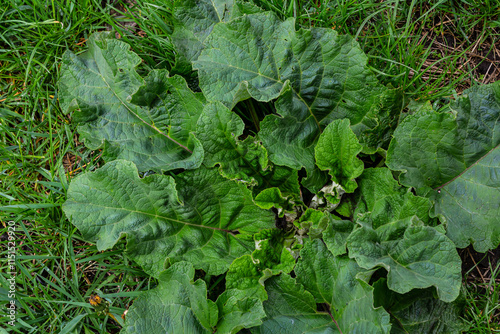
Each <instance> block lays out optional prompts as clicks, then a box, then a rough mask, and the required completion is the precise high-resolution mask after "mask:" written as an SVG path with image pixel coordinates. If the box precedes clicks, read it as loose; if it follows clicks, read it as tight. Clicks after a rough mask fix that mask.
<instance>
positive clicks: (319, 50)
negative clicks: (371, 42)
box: [193, 13, 395, 170]
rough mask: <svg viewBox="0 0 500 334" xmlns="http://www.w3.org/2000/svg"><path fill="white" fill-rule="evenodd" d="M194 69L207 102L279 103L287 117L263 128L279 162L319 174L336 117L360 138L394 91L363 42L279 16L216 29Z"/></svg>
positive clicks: (244, 20)
mask: <svg viewBox="0 0 500 334" xmlns="http://www.w3.org/2000/svg"><path fill="white" fill-rule="evenodd" d="M193 68H194V69H197V70H198V74H199V79H200V87H201V89H202V91H203V92H204V94H205V96H206V97H207V100H209V101H220V102H222V103H224V104H226V105H227V106H228V107H229V108H232V107H233V106H234V105H236V103H238V102H239V101H242V100H245V99H247V98H249V97H253V98H254V99H256V100H258V101H271V100H273V99H276V98H279V99H278V100H277V101H276V109H277V112H278V113H279V114H280V115H281V116H282V117H281V118H280V117H278V116H273V115H269V116H267V117H266V118H265V119H264V121H263V122H262V123H261V131H260V138H261V139H262V140H263V142H264V146H265V147H266V148H267V149H268V151H269V153H270V159H271V161H273V162H274V163H276V164H278V165H285V166H289V167H291V168H295V169H300V168H301V167H306V169H308V170H312V169H313V168H314V144H315V142H316V140H317V139H318V136H319V134H320V133H321V130H322V128H323V127H325V126H326V125H327V124H328V123H330V122H331V121H333V120H335V119H342V118H348V119H349V120H350V121H351V125H352V126H353V130H354V131H355V133H356V134H359V135H361V133H363V132H364V131H365V130H370V129H374V128H376V127H378V126H379V125H380V124H382V123H380V122H379V121H378V120H377V117H378V116H377V114H378V113H379V111H381V108H380V104H381V103H382V101H381V95H382V93H384V92H386V91H387V89H386V88H385V87H383V86H381V85H380V84H379V83H378V82H377V80H376V79H375V76H374V75H373V74H372V73H371V71H370V70H369V69H368V68H367V67H366V56H365V55H364V54H363V52H362V51H361V49H360V48H359V45H358V44H357V43H356V42H355V41H354V40H353V39H352V38H351V37H347V36H339V35H337V33H336V32H335V31H334V30H331V29H322V28H312V29H311V30H299V31H295V22H294V21H293V20H287V21H285V22H281V21H280V20H279V19H278V18H277V17H276V16H275V15H274V14H271V13H259V14H252V15H246V16H242V17H239V18H236V19H234V20H232V21H230V22H224V23H219V24H217V25H216V26H214V28H213V31H212V33H211V34H210V35H209V36H208V38H207V39H206V40H205V49H204V50H203V51H202V52H201V54H200V56H199V57H198V60H197V61H195V62H194V63H193ZM389 109H390V108H389ZM391 113H392V111H391ZM391 117H393V116H391ZM386 123H390V122H386ZM393 126H395V122H394V124H393ZM384 127H385V125H384ZM380 130H382V129H380ZM384 135H385V134H384ZM363 137H364V136H363Z"/></svg>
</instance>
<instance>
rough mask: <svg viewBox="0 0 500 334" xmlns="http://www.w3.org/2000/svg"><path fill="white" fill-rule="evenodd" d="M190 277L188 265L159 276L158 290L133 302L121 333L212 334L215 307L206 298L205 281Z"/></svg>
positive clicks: (176, 264) (214, 324)
mask: <svg viewBox="0 0 500 334" xmlns="http://www.w3.org/2000/svg"><path fill="white" fill-rule="evenodd" d="M193 278H194V268H193V265H192V264H190V263H187V262H178V263H175V264H173V265H172V266H171V267H170V268H169V269H167V270H166V271H164V272H163V273H162V274H161V275H160V277H159V284H158V287H156V288H155V289H152V290H149V291H146V292H144V293H143V294H141V295H140V296H139V297H138V298H137V299H136V300H135V301H134V303H133V304H132V306H131V307H130V309H129V310H128V312H127V316H126V318H125V327H124V328H123V330H122V332H121V333H124V334H126V333H130V334H132V333H207V334H210V333H213V332H214V328H215V326H216V325H217V321H218V318H219V312H218V309H217V306H216V305H215V303H214V302H213V301H211V300H208V299H207V287H206V285H205V282H204V281H203V280H201V279H199V280H197V281H196V282H193Z"/></svg>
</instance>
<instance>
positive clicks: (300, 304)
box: [253, 239, 390, 334]
mask: <svg viewBox="0 0 500 334" xmlns="http://www.w3.org/2000/svg"><path fill="white" fill-rule="evenodd" d="M300 253H301V259H300V260H299V262H298V263H297V266H296V268H295V270H294V271H295V274H296V276H297V278H296V280H297V282H300V283H302V284H297V283H295V282H294V280H293V279H292V278H290V277H289V276H286V275H281V276H280V277H279V278H271V279H269V280H267V281H266V290H267V293H268V295H269V298H268V300H267V301H265V302H264V310H265V311H266V315H267V317H266V319H264V322H263V324H262V325H261V326H260V327H259V328H256V329H255V330H254V331H253V332H255V333H273V334H274V333H388V332H389V330H390V325H389V314H387V312H385V311H384V310H383V309H382V308H378V309H376V308H374V307H373V289H372V287H370V286H369V285H368V284H366V283H365V282H363V281H361V280H358V279H356V277H355V276H356V274H358V273H359V272H361V271H362V269H361V268H359V267H358V266H357V265H356V262H355V261H353V260H350V259H348V258H346V257H334V256H333V255H332V254H331V253H330V252H329V251H328V250H327V249H326V246H325V245H324V244H323V242H322V241H321V240H319V239H315V240H313V241H311V242H309V243H307V244H306V245H305V247H304V248H303V249H302V250H301V252H300ZM317 303H319V304H321V305H322V306H321V307H322V308H324V309H325V310H324V311H318V310H317V305H316V304H317Z"/></svg>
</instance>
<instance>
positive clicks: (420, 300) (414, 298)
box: [373, 278, 468, 334]
mask: <svg viewBox="0 0 500 334" xmlns="http://www.w3.org/2000/svg"><path fill="white" fill-rule="evenodd" d="M373 287H374V292H373V294H374V298H375V304H377V305H382V306H383V307H384V308H385V309H386V310H387V311H388V312H389V313H390V314H391V317H392V319H391V320H392V323H393V326H392V330H391V333H395V334H396V333H397V334H399V333H401V334H403V333H405V334H407V333H426V334H442V333H449V334H451V333H453V334H455V333H462V332H464V331H466V330H467V328H468V326H467V324H466V323H465V321H464V320H463V319H462V318H461V316H462V315H463V312H464V301H463V298H460V297H459V298H458V299H457V300H455V301H454V302H452V303H445V302H443V301H441V300H439V299H436V298H435V297H434V294H433V291H432V290H430V289H425V290H421V289H419V290H413V291H411V292H409V293H406V294H404V295H401V294H398V293H395V292H394V291H391V290H389V289H388V287H387V280H386V279H385V278H382V279H379V280H378V281H377V282H375V283H374V284H373Z"/></svg>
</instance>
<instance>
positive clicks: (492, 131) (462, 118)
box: [387, 82, 500, 252]
mask: <svg viewBox="0 0 500 334" xmlns="http://www.w3.org/2000/svg"><path fill="white" fill-rule="evenodd" d="M450 109H451V110H452V112H453V113H438V112H435V111H431V110H428V109H422V110H420V111H418V112H417V113H415V114H413V115H410V116H407V117H406V118H405V119H404V121H403V122H402V123H401V124H400V126H399V127H398V128H397V130H396V131H395V133H394V139H393V140H392V142H391V144H390V147H389V150H388V153H387V165H388V166H389V168H391V169H393V170H399V171H402V173H401V176H400V182H401V183H402V184H404V185H406V186H411V187H414V188H416V189H417V191H421V192H423V193H425V192H429V191H430V193H428V196H429V197H433V198H434V199H435V202H436V207H435V211H436V213H437V214H439V215H441V217H444V218H445V219H446V224H447V235H448V236H449V237H450V238H451V239H452V240H453V242H455V244H456V245H457V247H460V248H464V247H467V246H468V245H469V244H472V245H473V246H474V248H475V249H476V250H477V251H479V252H485V251H487V250H488V249H493V248H496V247H497V246H498V245H499V243H500V225H499V224H498V217H499V215H500V206H499V205H498V198H499V194H500V176H499V175H500V172H499V171H500V148H499V145H500V125H499V119H500V82H497V83H493V84H490V85H486V86H477V87H473V88H471V89H469V90H467V91H465V93H464V95H463V96H462V97H460V98H459V99H458V100H457V101H456V102H454V103H452V104H451V105H450ZM430 189H433V191H431V190H430Z"/></svg>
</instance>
